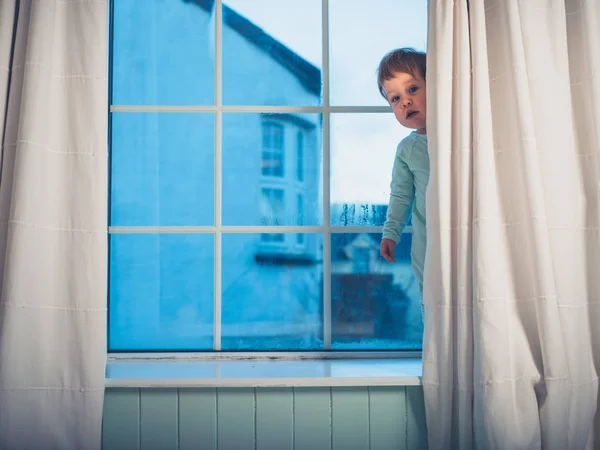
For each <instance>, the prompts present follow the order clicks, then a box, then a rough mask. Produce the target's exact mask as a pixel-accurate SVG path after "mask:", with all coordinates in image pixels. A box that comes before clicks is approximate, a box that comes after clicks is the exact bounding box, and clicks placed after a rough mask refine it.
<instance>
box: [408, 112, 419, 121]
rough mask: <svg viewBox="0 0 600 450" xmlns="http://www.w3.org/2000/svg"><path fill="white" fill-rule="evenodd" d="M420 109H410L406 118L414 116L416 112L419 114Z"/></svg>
mask: <svg viewBox="0 0 600 450" xmlns="http://www.w3.org/2000/svg"><path fill="white" fill-rule="evenodd" d="M418 112H419V111H409V112H408V114H406V118H407V119H410V118H411V117H412V116H414V115H415V114H417V113H418Z"/></svg>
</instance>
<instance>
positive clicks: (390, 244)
mask: <svg viewBox="0 0 600 450" xmlns="http://www.w3.org/2000/svg"><path fill="white" fill-rule="evenodd" d="M379 248H380V250H381V256H383V257H384V258H385V259H386V260H387V261H389V262H396V260H395V259H394V250H395V249H396V243H395V242H394V241H392V240H391V239H387V238H385V239H383V240H382V241H381V245H380V246H379Z"/></svg>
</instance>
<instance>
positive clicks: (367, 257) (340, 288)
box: [331, 233, 423, 350]
mask: <svg viewBox="0 0 600 450" xmlns="http://www.w3.org/2000/svg"><path fill="white" fill-rule="evenodd" d="M380 242H381V233H358V234H342V233H334V234H332V235H331V340H332V345H331V346H332V349H333V350H420V349H421V341H422V336H423V318H422V311H421V294H420V292H419V283H418V281H417V280H416V278H415V276H414V273H413V270H412V265H411V262H410V249H411V243H412V234H411V233H404V234H402V237H401V239H400V242H399V243H398V246H397V247H396V253H395V256H396V260H397V262H395V263H389V262H387V261H385V260H384V259H383V258H381V256H380V255H379V243H380Z"/></svg>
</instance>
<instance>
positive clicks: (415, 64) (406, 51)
mask: <svg viewBox="0 0 600 450" xmlns="http://www.w3.org/2000/svg"><path fill="white" fill-rule="evenodd" d="M426 68H427V56H426V54H425V53H424V52H420V51H418V50H415V49H414V48H408V47H405V48H397V49H395V50H392V51H391V52H389V53H387V54H386V55H385V56H384V57H383V58H382V59H381V62H380V63H379V67H378V68H377V87H378V88H379V92H380V93H381V95H382V96H383V98H385V99H386V100H387V97H386V96H385V91H384V90H383V82H384V81H386V80H390V79H392V78H394V76H396V75H397V74H398V73H408V74H410V75H411V76H412V77H413V78H417V77H421V78H422V79H423V80H425V74H426Z"/></svg>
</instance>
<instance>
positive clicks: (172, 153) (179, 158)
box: [111, 113, 214, 226]
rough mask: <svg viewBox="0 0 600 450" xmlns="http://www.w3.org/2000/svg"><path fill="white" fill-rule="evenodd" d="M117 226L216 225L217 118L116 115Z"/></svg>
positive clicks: (114, 210)
mask: <svg viewBox="0 0 600 450" xmlns="http://www.w3.org/2000/svg"><path fill="white" fill-rule="evenodd" d="M112 123H113V127H112V149H111V166H112V172H111V173H112V176H111V224H112V225H121V226H125V225H135V226H144V225H155V226H157V225H163V226H167V225H196V226H200V225H213V223H214V219H213V218H214V207H213V205H214V190H213V189H214V188H213V183H214V156H213V155H214V148H213V147H214V145H213V141H214V117H213V115H212V114H206V113H198V114H190V113H186V114H181V113H113V115H112Z"/></svg>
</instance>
